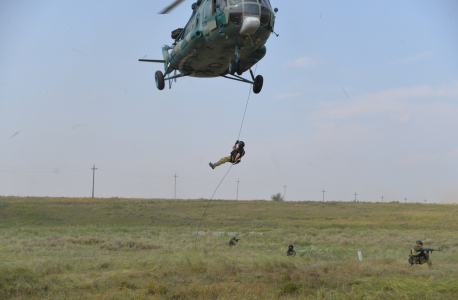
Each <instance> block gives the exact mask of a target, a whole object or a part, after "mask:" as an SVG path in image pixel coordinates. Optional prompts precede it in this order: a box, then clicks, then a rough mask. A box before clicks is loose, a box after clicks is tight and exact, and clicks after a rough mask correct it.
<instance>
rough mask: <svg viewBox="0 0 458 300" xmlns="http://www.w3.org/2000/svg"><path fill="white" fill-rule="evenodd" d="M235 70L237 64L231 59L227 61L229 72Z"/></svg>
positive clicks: (231, 72)
mask: <svg viewBox="0 0 458 300" xmlns="http://www.w3.org/2000/svg"><path fill="white" fill-rule="evenodd" d="M235 71H237V64H236V63H235V60H231V61H230V62H229V74H231V75H234V74H235Z"/></svg>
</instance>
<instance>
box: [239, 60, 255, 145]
mask: <svg viewBox="0 0 458 300" xmlns="http://www.w3.org/2000/svg"><path fill="white" fill-rule="evenodd" d="M257 69H258V65H257V64H256V68H255V69H254V75H256V70H257ZM250 96H251V86H250V92H249V93H248V99H247V100H246V106H245V112H244V113H243V119H242V125H240V131H239V137H238V138H237V140H239V139H240V134H241V133H242V127H243V122H244V121H245V115H246V110H247V108H248V102H249V101H250Z"/></svg>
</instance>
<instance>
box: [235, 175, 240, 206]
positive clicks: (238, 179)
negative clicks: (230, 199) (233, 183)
mask: <svg viewBox="0 0 458 300" xmlns="http://www.w3.org/2000/svg"><path fill="white" fill-rule="evenodd" d="M239 183H240V178H237V198H235V200H236V201H237V200H239Z"/></svg>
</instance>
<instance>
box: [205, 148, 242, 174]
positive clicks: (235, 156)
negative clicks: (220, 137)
mask: <svg viewBox="0 0 458 300" xmlns="http://www.w3.org/2000/svg"><path fill="white" fill-rule="evenodd" d="M244 147H245V143H244V142H242V141H237V142H235V145H234V146H232V149H233V150H232V152H231V155H230V156H227V157H223V158H221V159H220V160H219V161H218V162H217V163H216V164H212V163H209V165H210V167H211V168H212V169H215V168H216V167H217V166H220V165H222V164H224V163H227V162H231V163H233V164H234V165H236V164H238V163H240V161H241V159H242V157H243V156H244V155H245V150H244V149H243V148H244Z"/></svg>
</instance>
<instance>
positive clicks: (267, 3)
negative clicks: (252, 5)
mask: <svg viewBox="0 0 458 300" xmlns="http://www.w3.org/2000/svg"><path fill="white" fill-rule="evenodd" d="M259 3H261V5H263V6H266V7H268V8H271V7H270V3H269V1H267V0H259Z"/></svg>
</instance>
